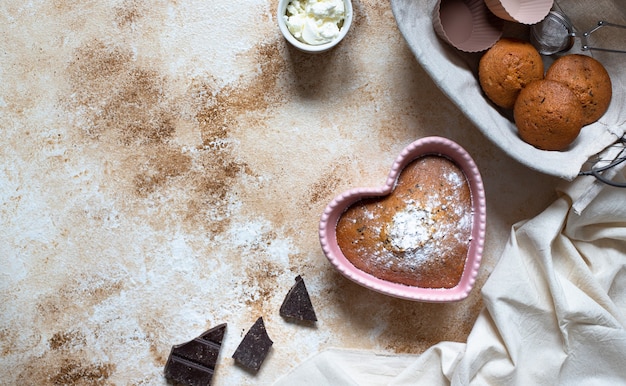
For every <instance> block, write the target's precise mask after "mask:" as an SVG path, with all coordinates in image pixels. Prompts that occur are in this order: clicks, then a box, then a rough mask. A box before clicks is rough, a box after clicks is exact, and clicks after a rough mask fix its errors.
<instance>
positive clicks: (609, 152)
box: [578, 135, 626, 188]
mask: <svg viewBox="0 0 626 386" xmlns="http://www.w3.org/2000/svg"><path fill="white" fill-rule="evenodd" d="M602 154H603V155H597V156H596V157H593V159H590V160H589V161H588V162H587V164H588V165H589V169H588V170H584V171H581V172H580V173H578V174H579V175H581V176H593V177H595V178H596V179H598V180H599V181H600V182H603V183H605V184H607V185H610V186H614V187H617V188H626V182H617V181H614V180H612V179H611V178H610V177H607V176H606V175H605V174H606V172H607V171H608V170H611V169H613V168H615V167H617V166H618V165H620V164H622V163H623V162H626V135H625V136H622V137H621V138H620V139H618V140H617V141H616V142H615V143H614V144H613V145H612V146H609V147H608V148H607V149H606V150H605V151H604V152H603V153H602Z"/></svg>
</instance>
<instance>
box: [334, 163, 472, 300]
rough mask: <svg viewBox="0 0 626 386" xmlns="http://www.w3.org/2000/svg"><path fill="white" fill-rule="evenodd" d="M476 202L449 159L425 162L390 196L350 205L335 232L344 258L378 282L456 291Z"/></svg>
mask: <svg viewBox="0 0 626 386" xmlns="http://www.w3.org/2000/svg"><path fill="white" fill-rule="evenodd" d="M471 213H472V199H471V193H470V188H469V184H468V182H467V179H466V177H465V174H464V173H463V172H462V171H461V169H460V168H459V167H458V166H457V165H456V164H455V163H454V162H453V161H451V160H449V159H448V158H445V157H442V156H438V155H432V156H424V157H420V158H418V159H416V160H414V161H412V162H411V163H409V165H407V166H406V167H405V168H404V169H403V171H402V173H400V175H399V177H398V179H397V182H396V186H395V188H394V190H393V192H392V193H391V194H390V195H387V196H385V197H383V198H371V199H362V200H360V201H358V202H357V203H355V204H353V205H351V206H350V207H349V208H348V209H347V210H346V211H345V212H344V213H343V214H342V215H341V217H340V218H339V221H338V222H337V226H336V235H337V243H338V245H339V248H340V249H341V252H342V253H343V255H344V256H345V257H346V258H347V259H348V260H349V261H350V262H351V263H352V264H353V265H354V266H355V267H356V268H358V269H360V270H361V271H364V272H367V273H369V274H371V275H373V276H375V277H377V278H379V279H383V280H387V281H391V282H394V283H400V284H404V285H408V286H416V287H421V288H453V287H455V286H456V285H457V284H458V283H459V281H460V279H461V276H462V275H463V271H464V268H465V261H466V259H467V253H468V249H469V244H470V239H471V223H472V218H471Z"/></svg>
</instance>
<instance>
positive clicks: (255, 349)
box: [233, 317, 274, 371]
mask: <svg viewBox="0 0 626 386" xmlns="http://www.w3.org/2000/svg"><path fill="white" fill-rule="evenodd" d="M272 344H274V342H272V340H271V339H270V337H269V336H268V335H267V331H266V330H265V324H264V323H263V317H260V318H258V319H257V321H256V322H255V323H254V325H252V327H250V330H249V331H248V332H247V333H246V336H244V337H243V340H242V341H241V343H239V346H238V347H237V349H236V350H235V353H234V354H233V358H234V359H235V361H236V362H237V363H239V364H240V365H242V366H244V367H246V368H248V369H250V370H254V371H259V369H260V368H261V365H262V364H263V361H264V360H265V357H266V356H267V354H268V352H269V351H270V348H271V347H272Z"/></svg>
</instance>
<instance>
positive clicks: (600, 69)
mask: <svg viewBox="0 0 626 386" xmlns="http://www.w3.org/2000/svg"><path fill="white" fill-rule="evenodd" d="M546 79H549V80H554V81H557V82H561V83H564V84H566V85H567V86H568V87H569V88H570V89H571V90H572V91H573V92H574V94H576V96H577V97H578V100H579V101H580V103H581V104H582V108H583V125H588V124H590V123H593V122H595V121H597V120H598V119H599V118H600V117H601V116H602V115H604V113H605V112H606V110H607V109H608V108H609V103H611V96H612V87H611V78H610V77H609V73H608V72H607V71H606V69H605V68H604V66H603V65H602V64H601V63H600V62H598V61H597V60H596V59H594V58H592V57H590V56H585V55H579V54H572V55H565V56H562V57H560V58H558V59H557V60H555V61H554V63H552V65H551V66H550V67H549V68H548V71H547V72H546Z"/></svg>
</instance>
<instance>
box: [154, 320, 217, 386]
mask: <svg viewBox="0 0 626 386" xmlns="http://www.w3.org/2000/svg"><path fill="white" fill-rule="evenodd" d="M225 331H226V323H223V324H220V325H219V326H217V327H213V328H211V329H210V330H207V331H205V332H204V333H203V334H202V335H200V336H199V337H197V338H194V339H193V340H191V341H189V342H187V343H182V344H179V345H175V346H172V350H171V351H170V356H169V358H167V363H166V364H165V378H167V379H169V380H171V381H173V382H176V383H178V384H181V385H186V386H206V385H210V384H211V379H212V378H213V374H214V373H215V365H216V364H217V357H218V356H219V353H220V348H221V347H222V339H223V338H224V333H225Z"/></svg>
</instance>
